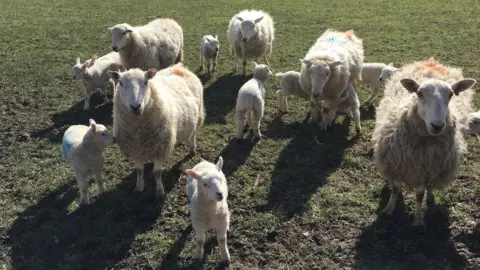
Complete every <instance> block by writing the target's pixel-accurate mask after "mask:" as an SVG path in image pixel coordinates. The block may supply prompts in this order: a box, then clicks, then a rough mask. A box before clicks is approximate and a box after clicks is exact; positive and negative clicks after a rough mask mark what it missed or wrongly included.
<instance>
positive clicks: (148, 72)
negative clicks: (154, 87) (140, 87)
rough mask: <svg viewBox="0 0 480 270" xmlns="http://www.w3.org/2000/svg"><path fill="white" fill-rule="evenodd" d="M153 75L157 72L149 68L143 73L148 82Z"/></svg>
mask: <svg viewBox="0 0 480 270" xmlns="http://www.w3.org/2000/svg"><path fill="white" fill-rule="evenodd" d="M155 74H157V70H156V69H154V68H151V69H149V70H147V71H146V72H145V77H147V79H149V80H150V79H151V78H153V77H155Z"/></svg>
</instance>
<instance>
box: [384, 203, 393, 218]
mask: <svg viewBox="0 0 480 270" xmlns="http://www.w3.org/2000/svg"><path fill="white" fill-rule="evenodd" d="M393 210H394V209H393V207H389V206H388V205H387V206H386V207H385V208H383V210H382V214H385V215H387V216H391V215H392V214H393Z"/></svg>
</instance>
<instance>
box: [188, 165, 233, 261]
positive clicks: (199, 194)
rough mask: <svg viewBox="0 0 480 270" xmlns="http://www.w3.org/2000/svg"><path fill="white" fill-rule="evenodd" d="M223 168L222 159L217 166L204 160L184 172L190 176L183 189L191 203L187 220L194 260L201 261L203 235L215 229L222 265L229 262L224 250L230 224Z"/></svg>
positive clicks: (227, 254)
mask: <svg viewBox="0 0 480 270" xmlns="http://www.w3.org/2000/svg"><path fill="white" fill-rule="evenodd" d="M222 166H223V158H222V157H219V159H218V162H217V164H213V163H211V162H208V161H206V160H203V161H201V162H200V163H198V164H197V165H195V167H193V168H192V169H188V170H186V173H187V174H188V175H189V176H188V179H187V185H186V189H185V190H186V193H187V196H188V200H189V203H190V220H191V221H192V227H193V229H194V230H195V238H196V241H197V248H196V251H195V259H197V260H201V259H202V258H203V245H204V243H205V232H206V231H207V230H210V229H214V230H216V233H217V241H218V245H219V247H220V260H221V261H222V262H224V263H228V262H229V261H230V253H229V252H228V247H227V231H228V230H229V224H230V211H229V210H228V204H227V196H228V187H227V180H226V178H225V175H224V174H223V172H222Z"/></svg>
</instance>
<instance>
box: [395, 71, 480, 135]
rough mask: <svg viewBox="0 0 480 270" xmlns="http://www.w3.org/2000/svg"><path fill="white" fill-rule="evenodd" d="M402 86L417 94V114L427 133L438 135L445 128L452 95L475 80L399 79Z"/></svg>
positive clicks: (458, 92) (472, 83)
mask: <svg viewBox="0 0 480 270" xmlns="http://www.w3.org/2000/svg"><path fill="white" fill-rule="evenodd" d="M400 83H401V84H402V86H403V87H404V88H405V89H407V90H408V91H409V92H411V93H416V94H417V96H418V105H417V108H418V109H417V112H418V116H419V117H420V118H421V119H422V120H423V121H424V122H425V125H426V126H427V130H428V133H430V134H431V135H434V136H436V135H440V134H441V133H442V132H443V131H444V130H445V126H446V125H445V124H446V122H447V118H448V116H449V110H448V104H449V102H450V99H451V98H452V96H453V95H454V94H455V95H457V96H458V95H459V94H460V92H462V91H464V90H467V89H469V88H470V87H472V86H473V85H474V84H475V83H476V81H475V80H473V79H463V80H459V81H457V82H456V83H453V84H448V83H446V82H444V81H441V80H438V79H428V80H426V81H424V82H423V83H422V84H421V85H419V84H418V83H417V82H416V81H414V80H412V79H408V78H404V79H401V80H400Z"/></svg>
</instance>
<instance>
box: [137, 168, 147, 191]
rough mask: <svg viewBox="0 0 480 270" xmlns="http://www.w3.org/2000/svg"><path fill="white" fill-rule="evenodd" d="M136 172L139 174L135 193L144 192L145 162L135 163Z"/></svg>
mask: <svg viewBox="0 0 480 270" xmlns="http://www.w3.org/2000/svg"><path fill="white" fill-rule="evenodd" d="M135 171H136V172H137V184H136V185H135V191H138V192H142V191H143V189H144V188H145V180H144V179H143V161H135Z"/></svg>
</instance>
